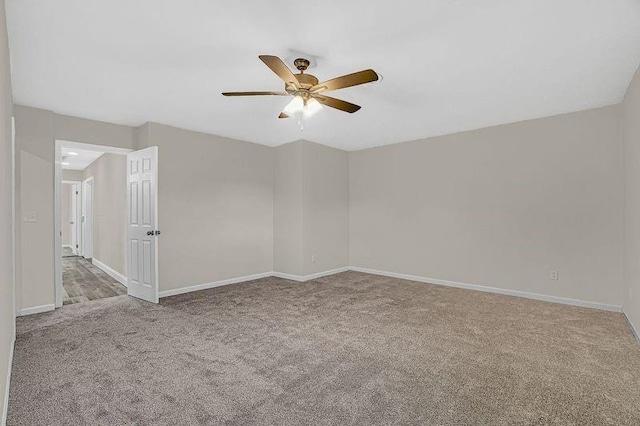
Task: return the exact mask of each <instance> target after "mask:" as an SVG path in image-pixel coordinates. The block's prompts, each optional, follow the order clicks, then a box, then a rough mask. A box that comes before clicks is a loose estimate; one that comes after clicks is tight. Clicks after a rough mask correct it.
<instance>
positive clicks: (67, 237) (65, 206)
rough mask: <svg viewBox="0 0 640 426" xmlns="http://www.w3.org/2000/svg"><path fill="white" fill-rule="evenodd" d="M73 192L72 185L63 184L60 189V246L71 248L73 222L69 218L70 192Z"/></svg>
mask: <svg viewBox="0 0 640 426" xmlns="http://www.w3.org/2000/svg"><path fill="white" fill-rule="evenodd" d="M72 191H73V184H71V183H63V184H62V187H61V188H60V213H61V214H60V230H61V232H62V245H63V246H71V243H72V241H73V239H72V235H71V234H72V232H73V227H72V226H71V221H72V220H74V219H73V218H72V217H71V192H72Z"/></svg>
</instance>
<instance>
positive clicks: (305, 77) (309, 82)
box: [295, 73, 318, 89]
mask: <svg viewBox="0 0 640 426" xmlns="http://www.w3.org/2000/svg"><path fill="white" fill-rule="evenodd" d="M295 76H296V79H297V80H298V83H300V87H302V88H304V89H309V88H310V87H313V86H315V85H316V84H318V79H317V78H316V77H315V76H313V75H311V74H302V73H300V74H295Z"/></svg>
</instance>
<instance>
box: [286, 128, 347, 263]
mask: <svg viewBox="0 0 640 426" xmlns="http://www.w3.org/2000/svg"><path fill="white" fill-rule="evenodd" d="M274 151H275V153H274V155H275V159H274V165H275V171H274V176H275V178H274V200H275V204H274V211H275V221H274V270H275V271H276V272H280V273H285V274H290V275H297V276H305V275H310V274H314V273H318V272H324V271H330V270H333V269H337V268H342V267H345V266H349V156H348V153H346V152H345V151H341V150H338V149H334V148H329V147H327V146H323V145H319V144H316V143H313V142H309V141H304V140H300V141H296V142H291V143H288V144H285V145H281V146H279V147H277V148H275V149H274Z"/></svg>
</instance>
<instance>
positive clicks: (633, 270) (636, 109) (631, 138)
mask: <svg viewBox="0 0 640 426" xmlns="http://www.w3.org/2000/svg"><path fill="white" fill-rule="evenodd" d="M622 137H623V141H624V150H625V151H624V158H625V221H624V226H625V228H624V251H625V253H624V254H625V256H624V287H625V288H624V305H623V307H624V311H625V313H626V314H627V316H628V318H629V320H630V321H631V323H632V324H633V325H634V327H635V329H636V332H639V331H640V71H638V72H637V73H636V75H635V77H634V79H633V81H632V82H631V86H629V90H628V91H627V95H626V96H625V99H624V102H623V104H622Z"/></svg>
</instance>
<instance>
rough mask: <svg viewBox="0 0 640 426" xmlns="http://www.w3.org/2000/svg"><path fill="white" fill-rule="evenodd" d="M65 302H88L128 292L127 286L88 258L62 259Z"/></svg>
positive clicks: (66, 303) (67, 303) (65, 303)
mask: <svg viewBox="0 0 640 426" xmlns="http://www.w3.org/2000/svg"><path fill="white" fill-rule="evenodd" d="M62 268H63V271H62V288H63V302H62V303H63V304H64V305H70V304H74V303H82V302H87V301H89V300H96V299H104V298H107V297H114V296H120V295H124V294H127V288H126V287H125V286H123V285H122V284H120V283H119V282H118V281H116V280H115V279H114V278H112V277H110V276H109V275H107V274H106V273H105V272H104V271H102V270H101V269H99V268H97V267H96V266H94V265H92V264H91V262H90V261H88V260H87V259H85V258H83V257H80V256H76V257H65V258H63V259H62Z"/></svg>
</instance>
